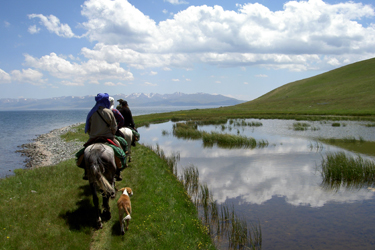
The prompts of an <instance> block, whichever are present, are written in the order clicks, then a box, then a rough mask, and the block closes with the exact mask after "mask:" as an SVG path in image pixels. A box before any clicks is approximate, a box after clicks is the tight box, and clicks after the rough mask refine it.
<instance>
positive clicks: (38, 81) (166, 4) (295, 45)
mask: <svg viewBox="0 0 375 250" xmlns="http://www.w3.org/2000/svg"><path fill="white" fill-rule="evenodd" d="M0 34H1V39H0V88H1V91H0V98H38V99H41V98H49V97H58V96H71V95H73V96H85V95H96V94H97V93H99V92H107V93H109V94H110V95H114V94H120V93H123V94H131V93H141V92H142V93H146V94H147V93H160V94H168V93H174V92H183V93H197V92H204V93H209V94H222V95H226V96H230V97H234V98H237V99H241V100H252V99H255V98H257V97H259V96H261V95H263V94H265V93H267V92H269V91H271V90H273V89H275V88H277V87H279V86H282V85H284V84H286V83H289V82H292V81H296V80H299V79H303V78H307V77H311V76H314V75H317V74H320V73H323V72H326V71H329V70H332V69H334V68H338V67H342V66H344V65H347V64H350V63H354V62H357V61H361V60H365V59H369V58H373V57H375V7H374V5H373V4H371V1H350V2H345V1H337V0H329V1H328V0H327V1H322V0H310V1H285V2H282V1H269V0H259V1H258V2H256V1H226V0H225V1H224V0H223V1H207V0H206V1H189V0H152V1H143V0H87V1H77V0H65V1H56V0H33V1H29V0H12V1H2V2H1V3H0Z"/></svg>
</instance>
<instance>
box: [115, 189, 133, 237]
mask: <svg viewBox="0 0 375 250" xmlns="http://www.w3.org/2000/svg"><path fill="white" fill-rule="evenodd" d="M119 191H121V192H122V195H121V196H120V198H119V199H118V201H117V207H118V214H119V217H120V225H121V234H125V231H124V225H125V223H126V229H125V230H126V231H127V230H128V229H129V228H128V227H129V221H130V220H131V217H130V214H131V212H132V205H131V203H130V196H132V195H133V191H132V189H131V188H130V187H124V188H121V189H120V190H119ZM125 214H126V216H125V217H124V215H125Z"/></svg>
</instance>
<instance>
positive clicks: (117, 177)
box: [115, 169, 122, 181]
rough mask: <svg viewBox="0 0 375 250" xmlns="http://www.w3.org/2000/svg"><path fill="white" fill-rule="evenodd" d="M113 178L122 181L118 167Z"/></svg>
mask: <svg viewBox="0 0 375 250" xmlns="http://www.w3.org/2000/svg"><path fill="white" fill-rule="evenodd" d="M115 179H116V181H122V176H121V171H120V169H117V170H116V174H115Z"/></svg>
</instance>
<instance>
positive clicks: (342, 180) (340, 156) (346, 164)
mask: <svg viewBox="0 0 375 250" xmlns="http://www.w3.org/2000/svg"><path fill="white" fill-rule="evenodd" d="M321 174H322V177H323V183H322V184H323V186H324V187H331V188H339V187H340V186H342V185H343V186H346V187H359V188H360V187H363V186H373V185H374V184H375V163H374V162H373V161H370V160H366V159H363V158H362V157H361V156H359V155H358V156H357V157H353V156H348V155H347V154H345V153H344V152H337V153H329V154H327V155H326V157H325V158H323V159H322V163H321Z"/></svg>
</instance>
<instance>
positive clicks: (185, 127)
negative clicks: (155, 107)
mask: <svg viewBox="0 0 375 250" xmlns="http://www.w3.org/2000/svg"><path fill="white" fill-rule="evenodd" d="M173 135H174V136H176V137H177V138H184V139H194V140H198V139H202V141H203V145H204V147H213V145H217V146H218V147H220V148H262V147H267V146H268V141H266V140H259V141H257V140H255V139H254V138H252V137H246V136H240V135H232V134H223V133H217V132H214V131H212V132H210V133H208V132H205V131H200V130H198V125H197V124H196V123H194V122H191V121H190V122H186V123H176V124H174V125H173Z"/></svg>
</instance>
